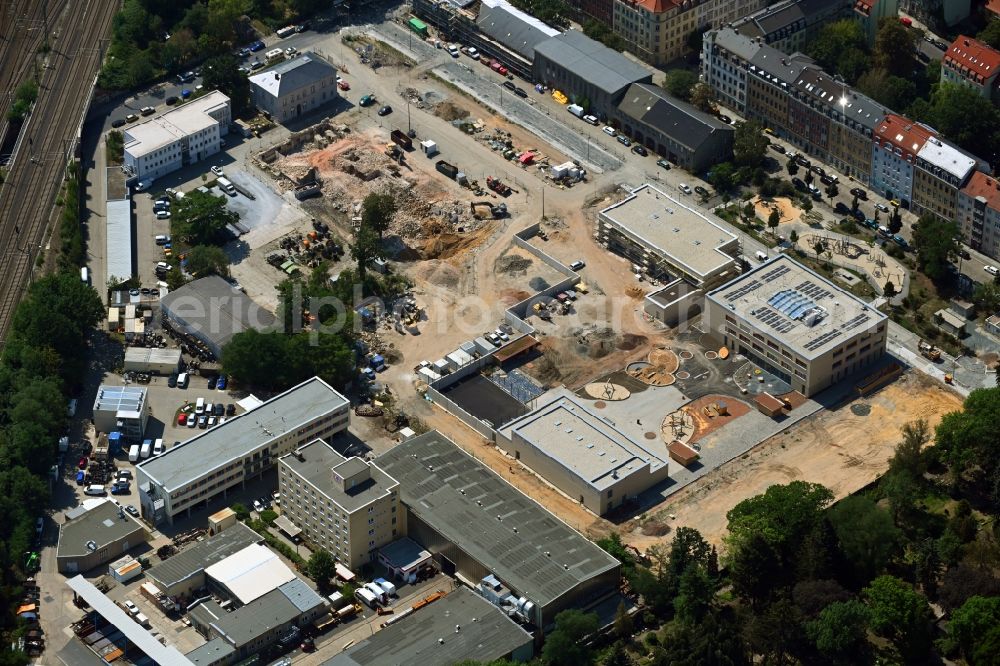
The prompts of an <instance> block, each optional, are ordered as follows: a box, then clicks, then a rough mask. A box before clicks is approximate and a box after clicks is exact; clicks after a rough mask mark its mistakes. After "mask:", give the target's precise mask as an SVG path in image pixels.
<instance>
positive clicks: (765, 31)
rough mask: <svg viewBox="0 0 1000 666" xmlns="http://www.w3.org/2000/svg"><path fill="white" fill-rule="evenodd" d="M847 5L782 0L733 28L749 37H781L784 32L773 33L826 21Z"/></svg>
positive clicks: (839, 0)
mask: <svg viewBox="0 0 1000 666" xmlns="http://www.w3.org/2000/svg"><path fill="white" fill-rule="evenodd" d="M849 6H850V5H849V4H848V3H845V2H844V0H785V1H784V2H779V3H776V4H773V5H771V6H770V7H765V8H764V9H762V10H760V11H759V12H756V13H754V14H751V15H750V16H747V17H746V18H745V19H743V21H741V22H739V23H738V24H737V25H736V29H737V30H739V31H740V32H741V33H743V34H744V35H747V36H749V37H765V38H766V37H768V36H770V35H775V36H776V38H777V39H781V38H783V37H785V36H787V35H780V34H778V35H776V33H780V32H781V31H782V30H788V31H789V33H791V32H795V31H797V30H802V29H804V28H805V27H806V26H808V25H812V24H814V23H816V22H818V21H822V20H826V18H828V17H829V15H830V14H831V13H836V12H837V11H838V10H841V9H843V10H844V12H845V13H846V11H847V9H848V7H849Z"/></svg>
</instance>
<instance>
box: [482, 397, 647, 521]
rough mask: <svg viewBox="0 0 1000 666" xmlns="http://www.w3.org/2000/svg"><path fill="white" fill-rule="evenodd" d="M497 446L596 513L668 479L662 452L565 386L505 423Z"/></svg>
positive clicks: (600, 512)
mask: <svg viewBox="0 0 1000 666" xmlns="http://www.w3.org/2000/svg"><path fill="white" fill-rule="evenodd" d="M497 446H499V447H500V448H502V449H504V450H505V451H506V452H507V454H508V455H512V456H514V459H515V460H520V461H521V463H522V464H524V465H525V466H527V467H528V468H530V469H531V470H532V471H534V472H535V473H536V474H538V475H539V476H541V477H542V478H543V479H545V480H546V481H547V482H549V483H551V484H552V485H554V486H555V487H556V488H558V489H559V490H561V491H562V492H564V493H566V494H567V495H568V496H569V497H571V498H572V499H574V500H578V501H579V502H580V503H581V504H583V505H584V506H585V507H587V508H588V509H590V510H591V511H593V512H594V513H596V514H597V515H599V516H603V515H604V514H606V513H607V512H608V511H610V510H611V509H613V508H615V507H617V506H621V505H622V504H624V503H625V502H626V501H627V500H630V499H634V498H635V497H636V495H638V494H639V493H641V492H643V491H644V490H646V489H648V488H649V487H651V486H653V485H655V484H657V483H660V482H661V481H665V480H666V479H667V460H666V458H664V457H661V456H660V455H659V454H658V453H657V452H656V450H655V449H653V448H652V447H647V446H644V445H643V444H641V443H639V442H636V441H635V440H633V439H632V438H631V437H629V436H628V435H626V434H625V433H624V432H622V431H621V430H620V429H619V428H618V427H617V426H615V425H614V424H612V423H611V422H610V421H607V420H605V419H602V418H601V417H599V416H598V415H597V414H594V413H593V412H591V411H590V410H589V409H587V407H586V406H585V405H584V404H583V403H582V402H580V401H579V400H577V399H576V398H575V397H574V396H573V394H572V393H570V392H569V391H567V390H565V389H564V390H562V391H557V392H556V394H555V397H554V398H553V399H552V400H550V401H549V402H546V403H544V404H541V405H539V406H538V407H536V408H535V409H534V410H533V411H532V412H531V413H530V414H527V415H525V416H522V417H521V418H519V419H517V420H515V421H512V422H511V423H509V424H508V425H506V426H504V428H503V429H502V430H501V431H500V437H498V438H497ZM661 448H662V445H661Z"/></svg>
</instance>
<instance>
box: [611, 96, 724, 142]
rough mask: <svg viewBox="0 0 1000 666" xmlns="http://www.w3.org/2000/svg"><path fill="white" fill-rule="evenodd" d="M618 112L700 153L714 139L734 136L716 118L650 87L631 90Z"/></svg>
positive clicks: (623, 99) (619, 106)
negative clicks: (700, 148)
mask: <svg viewBox="0 0 1000 666" xmlns="http://www.w3.org/2000/svg"><path fill="white" fill-rule="evenodd" d="M618 109H619V110H620V111H621V112H622V113H624V114H625V115H627V116H628V117H630V118H632V119H634V120H635V121H636V122H639V123H642V124H643V125H647V126H648V127H652V128H653V129H656V130H658V131H660V132H662V133H663V134H665V135H667V136H669V137H670V138H672V139H673V140H674V141H677V142H678V143H679V144H681V145H682V146H686V147H688V148H690V149H691V150H697V149H698V147H699V146H701V145H702V144H703V143H704V142H705V141H708V139H710V138H711V137H712V135H715V134H720V133H727V134H732V133H734V131H735V130H733V128H732V127H730V126H729V125H727V124H726V123H724V122H722V121H721V120H719V119H718V118H716V117H715V116H710V115H708V114H707V113H703V112H701V111H699V110H698V109H697V108H695V107H694V106H692V105H691V104H688V103H687V102H683V101H681V100H679V99H677V98H676V97H671V96H670V95H668V94H667V93H666V91H665V90H663V89H662V88H659V87H657V86H654V85H650V84H648V83H633V84H632V85H631V86H629V88H628V91H627V92H626V93H625V97H624V98H622V101H621V102H620V103H619V104H618Z"/></svg>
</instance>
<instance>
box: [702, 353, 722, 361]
mask: <svg viewBox="0 0 1000 666" xmlns="http://www.w3.org/2000/svg"><path fill="white" fill-rule="evenodd" d="M705 358H707V359H708V360H709V361H714V360H715V359H717V358H719V352H714V351H707V352H705Z"/></svg>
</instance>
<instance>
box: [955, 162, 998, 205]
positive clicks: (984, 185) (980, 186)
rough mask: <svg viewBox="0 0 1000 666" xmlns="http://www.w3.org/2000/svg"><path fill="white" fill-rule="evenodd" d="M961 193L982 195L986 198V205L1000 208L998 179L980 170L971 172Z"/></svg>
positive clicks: (975, 195) (973, 195)
mask: <svg viewBox="0 0 1000 666" xmlns="http://www.w3.org/2000/svg"><path fill="white" fill-rule="evenodd" d="M962 193H963V194H966V195H968V196H970V197H972V198H976V197H982V198H984V199H986V205H987V206H989V207H990V208H993V209H994V210H1000V181H998V180H997V179H996V178H993V177H992V176H987V175H986V174H985V173H983V172H982V171H973V172H972V177H971V178H969V182H968V184H966V186H965V187H963V188H962Z"/></svg>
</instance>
